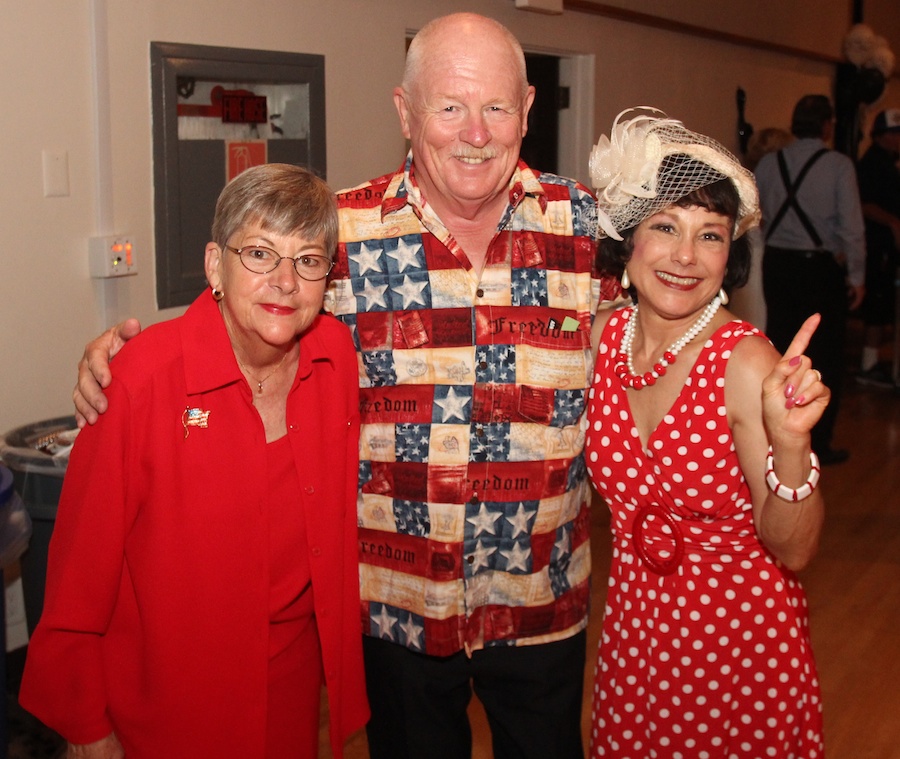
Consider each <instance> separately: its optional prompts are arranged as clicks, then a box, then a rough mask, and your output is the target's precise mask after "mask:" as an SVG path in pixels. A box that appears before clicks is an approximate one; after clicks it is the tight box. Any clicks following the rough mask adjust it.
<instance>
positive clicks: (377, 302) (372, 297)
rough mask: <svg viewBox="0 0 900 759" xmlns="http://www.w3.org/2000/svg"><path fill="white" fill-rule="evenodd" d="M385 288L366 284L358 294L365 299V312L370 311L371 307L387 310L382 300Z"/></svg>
mask: <svg viewBox="0 0 900 759" xmlns="http://www.w3.org/2000/svg"><path fill="white" fill-rule="evenodd" d="M387 288H388V286H387V285H373V284H372V283H371V282H366V286H365V288H364V289H363V291H362V292H361V293H360V295H362V296H363V298H365V299H366V311H369V310H371V309H372V306H381V307H383V308H387V303H386V302H385V300H384V291H385V290H387Z"/></svg>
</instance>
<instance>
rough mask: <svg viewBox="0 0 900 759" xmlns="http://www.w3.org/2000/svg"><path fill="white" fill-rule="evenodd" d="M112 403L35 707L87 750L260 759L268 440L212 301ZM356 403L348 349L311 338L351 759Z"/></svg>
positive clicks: (321, 558) (318, 592)
mask: <svg viewBox="0 0 900 759" xmlns="http://www.w3.org/2000/svg"><path fill="white" fill-rule="evenodd" d="M107 394H108V396H109V400H110V403H109V411H107V412H106V413H105V414H103V416H102V417H101V419H100V421H99V422H98V423H97V424H96V425H95V426H94V427H90V428H87V429H85V430H84V431H82V432H81V434H79V436H78V439H77V441H76V444H75V447H74V449H73V451H72V455H71V459H70V462H69V467H68V470H67V473H66V478H65V482H64V484H63V492H62V496H61V500H60V504H59V512H58V516H57V521H56V526H55V530H54V534H53V539H52V541H51V545H50V558H49V563H48V571H47V594H46V602H45V605H44V611H43V616H42V617H41V620H40V623H39V624H38V626H37V629H36V630H35V633H34V636H33V637H32V640H31V643H30V644H29V650H28V657H27V662H26V668H25V675H24V679H23V682H22V689H21V693H20V701H21V703H22V705H23V706H24V707H25V708H26V709H28V710H29V711H30V712H32V713H33V714H35V715H36V716H37V717H38V718H40V719H41V721H43V722H44V723H46V724H47V725H49V726H50V727H52V728H53V729H55V730H56V731H58V732H59V733H60V734H62V735H63V736H64V737H65V738H66V739H67V740H69V741H71V742H73V743H90V742H92V741H96V740H98V739H100V738H102V737H104V736H106V735H108V734H109V733H110V731H112V730H115V731H116V733H117V734H118V736H119V738H120V740H121V741H122V743H123V745H124V747H125V753H126V756H128V759H141V758H143V757H146V758H147V759H160V757H166V759H178V758H179V757H184V758H185V759H188V758H189V759H196V758H197V757H200V756H222V757H242V759H243V758H245V757H246V758H248V759H253V758H254V757H260V759H262V757H263V755H264V749H265V728H266V709H267V705H266V694H267V669H268V653H267V645H268V628H269V616H268V615H269V606H268V600H269V586H270V582H269V567H268V561H269V556H268V545H267V522H266V510H265V508H264V504H263V498H264V496H265V494H266V489H267V480H266V457H265V431H264V429H263V425H262V421H261V420H260V418H259V416H258V414H257V413H256V410H255V409H254V408H253V405H252V396H251V390H250V387H249V386H248V385H247V383H246V381H245V380H244V378H243V375H242V374H241V372H240V370H239V369H238V365H237V363H236V361H235V358H234V354H233V352H232V349H231V344H230V341H229V339H228V335H227V333H226V331H225V326H224V323H223V321H222V318H221V315H220V314H219V311H218V308H217V307H216V304H215V303H214V301H213V300H212V298H211V296H210V295H209V293H208V292H206V293H204V294H203V295H201V296H200V297H199V298H198V299H197V300H196V301H195V302H194V303H193V305H191V307H190V308H189V309H188V311H187V312H186V313H185V315H184V316H182V317H180V318H178V319H174V320H172V321H169V322H165V323H163V324H159V325H156V326H154V327H150V328H149V329H147V330H145V331H144V332H143V333H142V334H141V335H140V336H139V337H138V338H135V339H134V340H132V341H130V342H129V343H128V345H126V346H125V348H124V349H123V350H122V352H121V353H120V355H119V356H118V357H117V358H116V360H115V378H114V379H113V382H112V384H111V385H110V387H109V389H108V391H107ZM358 397H359V389H358V374H357V361H356V352H355V350H354V347H353V344H352V341H351V339H350V335H349V333H348V331H347V329H346V327H345V326H343V325H342V324H340V323H339V322H337V321H336V320H335V319H333V318H332V317H330V316H320V317H318V318H317V320H316V322H315V323H314V324H313V326H312V327H310V329H309V330H308V331H307V333H306V334H304V335H303V337H302V338H301V348H300V365H299V368H298V370H297V375H296V377H295V380H294V384H293V387H292V388H291V391H290V394H289V396H288V403H287V427H288V437H289V439H290V441H291V447H292V449H293V452H294V456H295V457H296V460H297V464H298V473H299V479H300V492H299V493H298V496H297V497H298V498H300V499H302V500H303V501H307V502H308V503H306V504H304V512H305V514H306V515H307V517H306V518H307V530H308V542H309V562H310V570H311V574H312V584H313V590H314V596H315V611H316V620H317V624H318V628H319V634H320V638H321V644H322V659H323V666H324V672H325V680H326V683H327V689H328V700H329V707H330V714H331V743H332V749H333V751H334V754H335V756H340V755H341V752H342V746H343V741H344V739H345V738H346V737H347V736H348V735H349V734H350V733H351V732H352V731H354V730H356V729H357V728H359V727H361V726H362V725H363V724H364V723H365V721H366V719H367V718H368V707H367V704H366V698H365V687H364V681H363V666H362V652H361V635H360V621H359V582H358V566H357V549H356V493H357V468H358V438H359V403H358ZM186 409H196V410H197V411H196V412H195V417H196V418H194V419H192V420H191V421H192V422H194V423H192V424H188V423H187V421H188V418H189V416H190V414H189V412H188V411H186ZM203 414H205V415H206V416H205V425H206V426H203V419H204V417H203V416H202V415H203Z"/></svg>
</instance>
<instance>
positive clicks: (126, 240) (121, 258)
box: [88, 235, 137, 279]
mask: <svg viewBox="0 0 900 759" xmlns="http://www.w3.org/2000/svg"><path fill="white" fill-rule="evenodd" d="M88 257H89V259H90V268H91V276H92V277H99V278H101V279H106V278H108V277H125V276H128V275H129V274H137V259H136V258H135V254H134V240H133V239H132V237H131V236H130V235H109V236H107V237H91V238H89V240H88Z"/></svg>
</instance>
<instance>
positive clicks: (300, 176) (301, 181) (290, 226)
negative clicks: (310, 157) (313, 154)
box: [212, 163, 338, 256]
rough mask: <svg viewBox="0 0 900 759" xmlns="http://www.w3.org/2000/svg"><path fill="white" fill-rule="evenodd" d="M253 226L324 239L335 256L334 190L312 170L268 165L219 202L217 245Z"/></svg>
mask: <svg viewBox="0 0 900 759" xmlns="http://www.w3.org/2000/svg"><path fill="white" fill-rule="evenodd" d="M254 223H258V224H259V225H260V226H261V227H262V228H263V229H265V230H267V231H270V232H275V233H276V234H279V235H285V236H289V235H300V236H302V237H304V238H306V239H307V240H318V239H319V238H323V240H324V243H325V250H326V252H327V253H328V255H329V256H333V255H334V249H335V246H336V245H337V237H338V217H337V203H336V201H335V198H334V193H333V192H332V191H331V188H330V187H329V186H328V185H327V184H326V183H325V182H324V180H322V179H320V178H319V177H317V176H316V175H315V174H313V173H312V172H311V171H310V170H309V169H305V168H303V167H301V166H293V165H291V164H287V163H266V164H263V165H261V166H254V167H252V168H250V169H247V170H246V171H244V172H242V173H241V174H239V175H238V176H237V177H235V178H234V179H232V180H231V181H230V182H229V183H228V184H227V185H225V189H224V190H222V192H221V194H220V195H219V199H218V201H217V202H216V214H215V217H214V219H213V224H212V239H213V242H215V243H216V244H217V245H219V246H220V247H224V246H225V245H226V243H227V242H228V240H229V239H231V236H232V235H233V234H235V232H238V231H239V230H240V229H241V228H243V227H244V226H246V225H248V224H254Z"/></svg>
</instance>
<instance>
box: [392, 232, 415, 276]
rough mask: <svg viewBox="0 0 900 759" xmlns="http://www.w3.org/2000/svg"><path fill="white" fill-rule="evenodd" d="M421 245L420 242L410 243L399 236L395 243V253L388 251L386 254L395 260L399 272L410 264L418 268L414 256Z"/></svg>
mask: <svg viewBox="0 0 900 759" xmlns="http://www.w3.org/2000/svg"><path fill="white" fill-rule="evenodd" d="M421 247H422V243H420V242H417V243H413V244H412V245H410V244H409V243H408V242H406V241H405V240H403V239H402V238H401V239H400V241H399V242H398V244H397V251H396V253H388V256H389V257H390V258H393V259H394V260H395V261H396V262H397V270H398V271H400V272H404V271H406V270H407V269H408V268H409V267H410V266H413V267H415V268H419V262H418V260H417V258H416V254H417V253H418V252H419V249H420V248H421Z"/></svg>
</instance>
